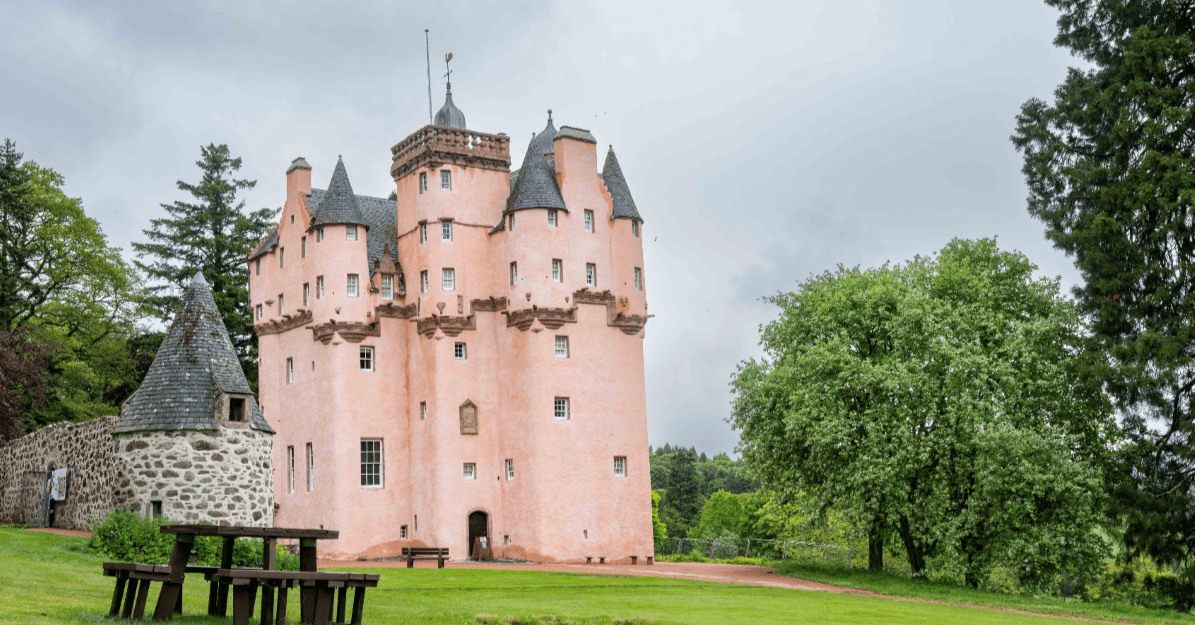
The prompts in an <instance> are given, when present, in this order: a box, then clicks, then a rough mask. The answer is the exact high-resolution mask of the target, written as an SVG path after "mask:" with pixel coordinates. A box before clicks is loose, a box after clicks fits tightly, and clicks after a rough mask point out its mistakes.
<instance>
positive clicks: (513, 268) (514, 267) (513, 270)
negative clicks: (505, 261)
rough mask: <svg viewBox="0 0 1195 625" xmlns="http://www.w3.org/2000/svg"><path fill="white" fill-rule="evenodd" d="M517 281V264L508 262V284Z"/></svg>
mask: <svg viewBox="0 0 1195 625" xmlns="http://www.w3.org/2000/svg"><path fill="white" fill-rule="evenodd" d="M518 283H519V264H518V263H511V264H510V286H514V285H516V284H518Z"/></svg>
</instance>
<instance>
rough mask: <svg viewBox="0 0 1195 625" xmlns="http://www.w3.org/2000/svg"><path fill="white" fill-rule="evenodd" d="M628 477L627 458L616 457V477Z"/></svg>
mask: <svg viewBox="0 0 1195 625" xmlns="http://www.w3.org/2000/svg"><path fill="white" fill-rule="evenodd" d="M626 476H627V457H626V456H614V477H626Z"/></svg>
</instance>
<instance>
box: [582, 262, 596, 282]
mask: <svg viewBox="0 0 1195 625" xmlns="http://www.w3.org/2000/svg"><path fill="white" fill-rule="evenodd" d="M585 286H594V287H595V286H597V265H595V264H593V263H586V264H585Z"/></svg>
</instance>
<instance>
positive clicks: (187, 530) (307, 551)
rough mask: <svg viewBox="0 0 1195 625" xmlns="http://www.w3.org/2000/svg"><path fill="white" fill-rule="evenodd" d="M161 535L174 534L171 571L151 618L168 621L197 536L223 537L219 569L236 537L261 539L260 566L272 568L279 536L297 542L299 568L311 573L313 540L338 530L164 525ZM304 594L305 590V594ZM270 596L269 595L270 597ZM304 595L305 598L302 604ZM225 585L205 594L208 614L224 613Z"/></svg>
mask: <svg viewBox="0 0 1195 625" xmlns="http://www.w3.org/2000/svg"><path fill="white" fill-rule="evenodd" d="M160 531H161V532H162V533H163V534H174V549H173V551H171V553H170V574H169V575H168V577H167V579H166V580H165V581H163V583H162V592H161V593H160V594H159V595H158V604H157V606H156V607H155V608H154V620H159V621H164V620H170V618H171V617H172V616H173V615H174V611H175V607H176V605H177V604H178V601H179V597H181V596H182V590H183V576H184V573H185V572H186V568H187V560H188V559H190V557H191V548H192V546H193V545H194V543H195V537H196V536H220V537H222V538H223V539H224V541H223V545H222V546H221V551H220V568H221V569H231V568H232V552H233V545H234V544H235V541H236V539H238V538H261V539H262V543H264V544H263V549H262V569H263V570H274V568H275V565H276V562H275V560H276V556H277V551H276V545H277V544H278V539H290V540H298V541H299V570H300V571H307V572H314V571H316V569H317V566H316V552H315V543H316V541H318V540H335V539H336V538H339V537H340V532H337V531H335V530H309V529H293V528H285V527H246V526H240V525H163V526H162V527H161V530H160ZM262 593H263V595H262V601H263V602H265V601H266V599H267V595H266V594H265V593H270V595H272V594H273V590H272V589H270V588H263V589H262ZM305 594H306V593H305ZM269 598H270V600H272V599H273V597H272V596H270V597H269ZM306 603H307V598H306V597H304V604H306ZM227 606H228V585H227V584H225V583H220V585H219V588H218V589H217V587H216V586H214V585H213V587H212V590H211V593H210V594H209V597H208V613H209V614H219V615H225V614H227Z"/></svg>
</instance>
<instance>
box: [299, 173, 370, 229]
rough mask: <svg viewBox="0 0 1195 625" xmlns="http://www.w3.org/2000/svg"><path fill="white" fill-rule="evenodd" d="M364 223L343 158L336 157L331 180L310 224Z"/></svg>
mask: <svg viewBox="0 0 1195 625" xmlns="http://www.w3.org/2000/svg"><path fill="white" fill-rule="evenodd" d="M365 223H366V222H365V220H364V219H363V218H362V217H361V208H360V207H359V206H358V205H357V196H356V195H354V194H353V185H352V184H350V183H349V173H348V170H346V169H345V167H344V159H343V158H338V159H337V160H336V169H335V170H333V171H332V181H331V182H329V183H328V190H327V191H326V192H325V193H324V197H323V199H322V200H320V203H319V207H318V208H317V209H316V214H315V220H314V222H313V223H312V225H315V226H318V225H322V224H357V225H363V224H365Z"/></svg>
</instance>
